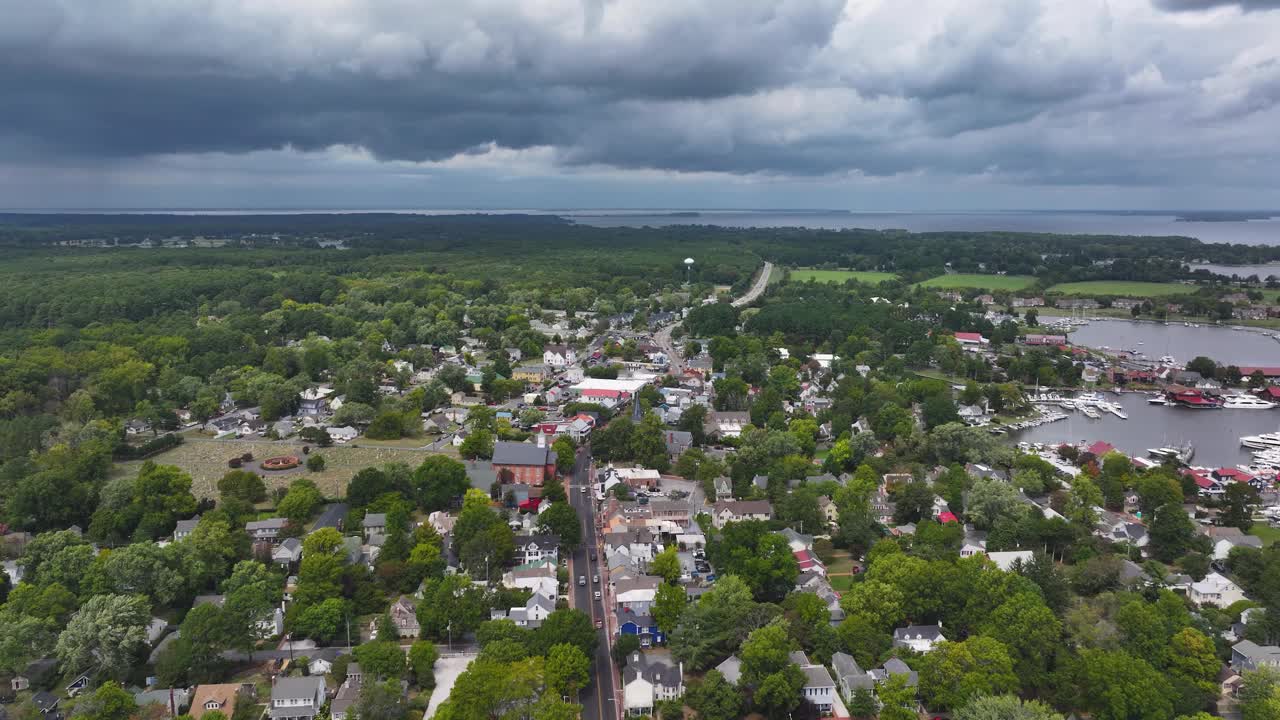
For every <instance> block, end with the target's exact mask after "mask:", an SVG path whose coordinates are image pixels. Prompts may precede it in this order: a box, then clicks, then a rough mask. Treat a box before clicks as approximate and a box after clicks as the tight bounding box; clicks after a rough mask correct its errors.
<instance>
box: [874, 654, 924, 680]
mask: <svg viewBox="0 0 1280 720" xmlns="http://www.w3.org/2000/svg"><path fill="white" fill-rule="evenodd" d="M868 674H870V675H871V679H872V680H875V681H876V682H877V683H882V682H885V681H886V680H888V679H889V678H890V677H893V676H895V675H901V676H903V677H905V678H906V679H907V687H915V686H917V685H919V684H920V675H919V673H917V672H916V671H915V670H912V669H911V668H910V666H908V665H907V664H906V663H904V662H902V660H901V659H899V658H889V659H888V660H886V661H885V663H884V665H881V666H880V667H878V668H876V669H874V670H871V671H869V673H868Z"/></svg>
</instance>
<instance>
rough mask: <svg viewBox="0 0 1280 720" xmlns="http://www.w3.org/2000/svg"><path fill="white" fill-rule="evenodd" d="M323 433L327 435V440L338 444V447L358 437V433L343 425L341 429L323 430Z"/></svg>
mask: <svg viewBox="0 0 1280 720" xmlns="http://www.w3.org/2000/svg"><path fill="white" fill-rule="evenodd" d="M324 431H325V432H326V433H328V434H329V439H331V440H333V441H334V442H335V443H338V444H339V445H343V444H346V443H349V442H351V441H352V440H355V439H356V438H357V437H359V436H360V432H359V431H358V430H356V429H355V428H353V427H351V426H350V425H344V426H342V427H331V428H325V430H324Z"/></svg>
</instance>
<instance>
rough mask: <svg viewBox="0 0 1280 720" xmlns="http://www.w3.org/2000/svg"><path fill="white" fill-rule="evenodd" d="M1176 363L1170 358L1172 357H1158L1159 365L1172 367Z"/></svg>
mask: <svg viewBox="0 0 1280 720" xmlns="http://www.w3.org/2000/svg"><path fill="white" fill-rule="evenodd" d="M1177 362H1178V361H1177V360H1174V359H1173V356H1172V355H1162V356H1161V357H1160V364H1161V365H1173V364H1175V363H1177Z"/></svg>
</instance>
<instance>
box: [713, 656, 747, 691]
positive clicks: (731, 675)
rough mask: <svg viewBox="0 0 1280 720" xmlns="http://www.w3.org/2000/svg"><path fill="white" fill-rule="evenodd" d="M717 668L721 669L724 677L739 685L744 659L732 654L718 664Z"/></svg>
mask: <svg viewBox="0 0 1280 720" xmlns="http://www.w3.org/2000/svg"><path fill="white" fill-rule="evenodd" d="M716 670H719V671H720V674H721V675H723V676H724V679H725V680H728V681H729V682H730V683H732V684H734V685H737V684H738V681H739V680H741V679H742V661H741V660H739V659H738V656H737V655H730V656H729V657H727V658H725V659H724V662H722V663H720V664H719V665H717V666H716Z"/></svg>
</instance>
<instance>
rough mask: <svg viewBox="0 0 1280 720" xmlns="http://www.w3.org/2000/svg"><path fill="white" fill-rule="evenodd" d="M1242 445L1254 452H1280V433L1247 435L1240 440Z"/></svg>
mask: <svg viewBox="0 0 1280 720" xmlns="http://www.w3.org/2000/svg"><path fill="white" fill-rule="evenodd" d="M1240 444H1241V445H1243V446H1244V447H1247V448H1251V449H1254V450H1271V449H1275V450H1280V432H1273V433H1262V434H1261V435H1245V436H1244V437H1242V438H1240Z"/></svg>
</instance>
